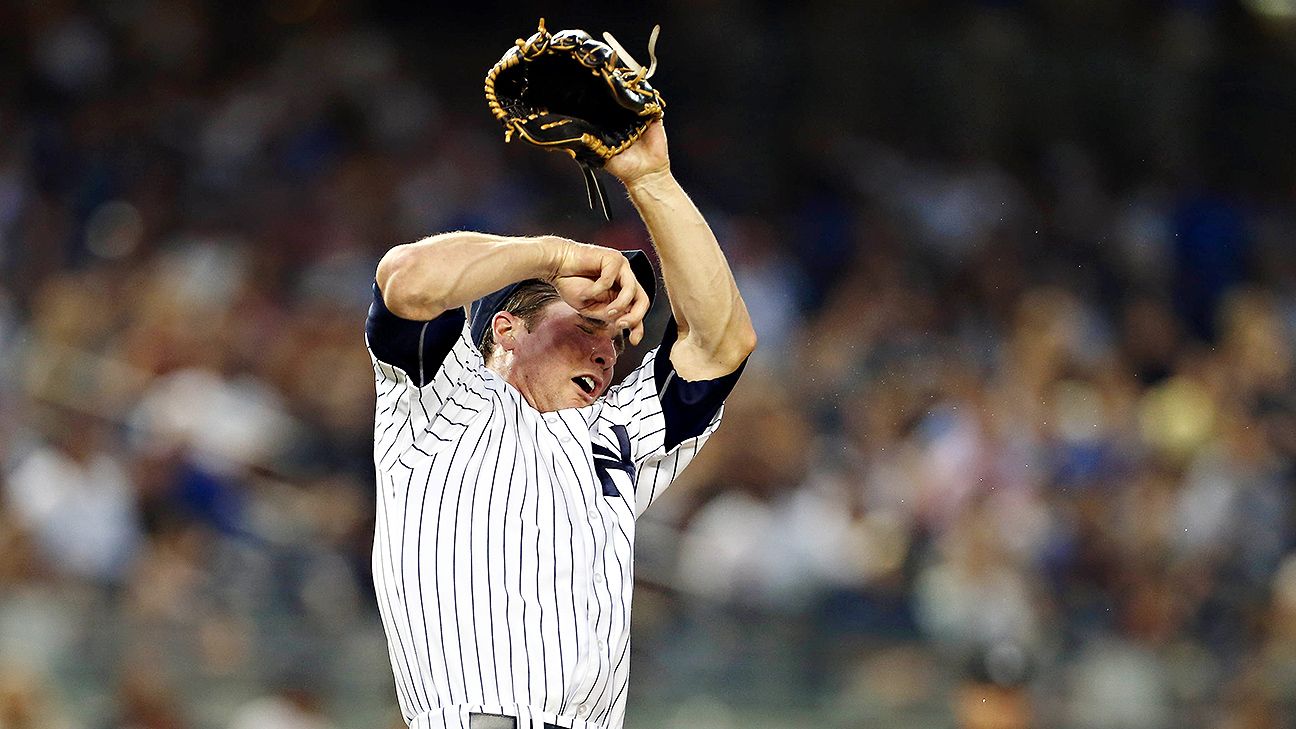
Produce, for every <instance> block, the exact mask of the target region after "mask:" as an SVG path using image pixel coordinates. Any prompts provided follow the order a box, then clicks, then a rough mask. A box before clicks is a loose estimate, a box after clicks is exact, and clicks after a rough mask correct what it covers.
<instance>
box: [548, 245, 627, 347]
mask: <svg viewBox="0 0 1296 729" xmlns="http://www.w3.org/2000/svg"><path fill="white" fill-rule="evenodd" d="M556 240H557V241H559V242H560V244H561V246H562V253H561V255H560V258H559V263H558V266H557V268H556V270H555V271H554V273H553V275H552V276H551V277H550V278H549V281H550V283H552V284H553V285H554V288H556V289H557V290H558V295H559V296H561V297H562V299H563V301H565V302H567V304H568V305H569V306H571V307H572V308H573V309H575V310H576V311H578V312H580V313H581V314H583V315H585V316H588V317H591V318H594V319H600V320H602V321H604V322H607V323H608V325H609V326H610V327H614V328H615V331H617V332H620V331H623V330H627V329H628V330H630V336H629V340H630V344H638V343H639V341H640V340H642V339H643V335H644V330H643V318H644V316H645V315H646V314H647V313H648V306H649V303H650V302H649V301H648V294H647V293H646V292H645V291H644V290H643V287H642V286H640V285H639V280H638V279H637V278H635V275H634V270H633V269H631V268H630V261H628V260H627V259H626V257H625V256H624V255H622V254H621V252H620V251H616V250H613V249H611V248H604V247H602V246H594V245H589V244H587V243H578V242H576V241H573V240H567V239H565V238H558V239H556Z"/></svg>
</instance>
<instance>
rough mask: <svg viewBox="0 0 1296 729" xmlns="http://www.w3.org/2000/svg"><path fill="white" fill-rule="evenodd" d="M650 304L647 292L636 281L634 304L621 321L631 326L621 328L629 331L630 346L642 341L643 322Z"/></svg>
mask: <svg viewBox="0 0 1296 729" xmlns="http://www.w3.org/2000/svg"><path fill="white" fill-rule="evenodd" d="M651 304H652V302H651V301H649V300H648V292H646V291H644V290H643V287H642V286H640V285H639V283H638V281H636V282H635V297H634V303H633V304H631V306H630V311H629V313H627V314H626V315H625V316H624V317H622V321H624V322H626V323H628V324H630V325H632V326H623V327H622V329H629V330H630V343H631V344H638V343H639V342H640V341H641V340H642V339H643V336H644V325H643V320H644V317H645V316H647V315H648V308H649V306H651Z"/></svg>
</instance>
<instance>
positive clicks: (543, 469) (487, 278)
mask: <svg viewBox="0 0 1296 729" xmlns="http://www.w3.org/2000/svg"><path fill="white" fill-rule="evenodd" d="M606 169H607V170H608V172H610V173H611V174H612V175H614V176H615V177H617V178H618V179H619V180H620V181H621V182H622V184H624V186H625V188H626V190H627V191H628V193H629V195H630V199H631V200H632V201H633V203H634V205H635V207H636V208H637V209H638V211H639V214H640V217H641V218H642V219H643V221H644V224H645V225H646V226H647V228H648V231H649V233H650V234H651V235H652V240H653V244H654V246H655V248H656V250H657V252H658V256H659V258H660V261H661V268H662V274H663V278H664V280H665V283H666V287H667V289H668V290H669V291H670V305H671V314H672V316H671V319H670V321H669V322H668V325H667V330H666V334H665V336H664V337H663V340H662V342H661V344H660V345H659V346H658V347H656V348H654V349H652V350H651V351H649V352H648V354H647V355H646V356H645V358H644V360H643V363H642V364H641V365H640V366H639V367H638V368H637V369H636V370H634V371H633V372H632V373H630V374H629V375H628V376H627V377H626V378H625V379H624V381H622V382H621V383H620V384H618V385H613V384H612V383H611V377H612V371H613V366H614V365H615V364H616V361H617V357H618V356H619V355H620V354H621V351H622V348H623V347H624V346H625V345H626V343H627V342H628V343H630V344H636V343H638V342H639V340H640V339H641V338H642V337H643V317H644V314H645V313H646V312H647V310H648V306H649V304H650V301H651V297H652V296H653V293H654V288H655V286H654V277H653V274H652V269H651V266H650V265H648V263H647V260H646V257H644V256H643V254H642V253H638V252H636V253H635V254H630V255H623V254H622V253H620V252H618V251H614V250H610V249H607V248H602V247H599V246H594V245H587V244H583V243H577V242H575V241H571V240H566V239H563V238H558V237H553V236H542V237H536V238H511V237H503V236H497V235H488V234H483V233H468V232H456V233H445V234H441V235H436V236H432V237H430V238H427V239H424V240H421V241H418V242H416V243H410V244H406V245H400V246H397V247H395V248H393V249H391V250H390V251H389V252H388V253H387V254H386V255H385V256H384V257H383V259H382V261H381V262H380V263H379V265H378V271H377V276H376V282H375V286H374V301H373V305H372V307H371V308H370V312H369V318H368V322H367V324H366V339H367V343H368V348H369V352H370V356H371V358H372V360H373V366H374V376H375V381H376V384H377V390H378V401H377V408H376V410H377V416H376V418H375V423H374V462H375V465H376V468H377V492H378V494H377V496H378V508H377V523H376V527H375V536H374V551H373V571H374V583H375V588H376V592H377V598H378V604H379V608H380V612H381V615H382V620H383V626H384V629H385V630H386V633H387V642H388V648H389V652H390V656H391V662H392V670H393V672H394V674H395V679H396V692H397V696H398V698H399V701H400V706H401V709H402V712H403V714H404V718H405V721H406V722H407V723H408V724H409V726H410V727H412V728H413V729H430V728H432V727H437V728H441V727H446V728H452V729H513V728H514V727H533V728H535V729H539V727H551V726H553V727H568V728H570V729H594V728H595V727H598V728H600V729H603V728H607V729H618V728H619V727H621V726H622V722H623V718H624V714H625V704H626V686H627V680H628V676H629V660H628V657H629V653H630V637H629V628H630V600H631V592H632V587H633V554H634V535H635V518H636V517H637V516H638V515H639V514H641V513H643V511H644V509H646V508H647V507H648V505H649V504H651V503H652V502H653V500H654V499H656V498H657V497H658V496H659V495H660V494H661V493H662V492H663V491H664V490H665V488H666V487H667V486H668V485H669V484H670V482H671V481H672V480H673V479H674V478H675V476H676V475H677V474H678V473H679V472H680V471H681V470H682V469H683V468H684V466H685V465H687V464H688V462H689V461H690V460H691V459H692V458H693V457H694V455H696V454H697V452H698V449H699V448H701V447H702V444H703V443H704V442H705V441H706V439H707V438H708V437H709V436H710V434H711V433H712V432H713V431H714V430H715V429H716V427H717V426H718V425H719V421H720V416H721V410H722V405H723V403H724V400H725V398H726V397H727V396H728V394H729V392H730V391H731V390H732V388H733V386H734V383H735V382H736V381H737V379H738V376H739V374H740V372H741V370H742V367H743V364H744V363H745V362H746V359H747V356H748V354H750V353H751V351H752V349H753V348H754V347H755V344H756V335H755V332H754V330H753V329H752V325H751V320H750V318H749V316H748V313H747V309H746V306H745V304H744V302H743V300H742V297H741V296H740V295H739V292H738V289H737V287H736V286H735V284H734V279H733V276H732V274H731V272H730V270H729V266H728V264H727V263H726V261H725V258H724V255H723V254H722V253H721V251H720V247H719V245H718V244H717V243H716V239H715V236H714V235H713V233H712V232H711V229H710V227H709V226H708V225H707V223H706V221H705V220H704V219H703V218H702V215H701V214H700V213H699V212H698V210H697V208H695V207H694V205H693V203H692V202H691V201H690V200H689V198H688V196H687V195H686V194H685V192H684V190H683V189H682V188H681V187H680V185H679V184H678V183H677V182H676V181H675V179H674V177H673V176H672V174H671V171H670V163H669V158H668V155H667V143H666V135H665V132H664V130H663V128H662V126H661V123H660V122H654V123H653V124H652V125H651V126H650V128H649V129H648V131H647V132H646V133H645V134H644V136H643V137H642V138H641V139H639V140H638V141H637V142H635V143H634V144H633V145H632V146H630V147H629V148H627V149H626V150H625V151H623V152H622V153H620V154H619V155H617V156H615V157H613V158H612V159H611V160H609V161H608V163H607V164H606ZM473 302H475V303H473ZM469 304H472V308H471V311H470V312H466V311H465V308H464V307H466V306H468V305H469Z"/></svg>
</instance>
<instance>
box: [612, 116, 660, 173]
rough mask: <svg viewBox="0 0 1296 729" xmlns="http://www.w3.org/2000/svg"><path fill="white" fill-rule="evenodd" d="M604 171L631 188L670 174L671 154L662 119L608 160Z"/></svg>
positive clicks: (650, 125) (649, 126)
mask: <svg viewBox="0 0 1296 729" xmlns="http://www.w3.org/2000/svg"><path fill="white" fill-rule="evenodd" d="M603 169H605V170H607V171H608V172H610V173H612V175H614V176H615V177H616V178H617V179H619V180H621V182H622V183H623V184H625V186H626V187H629V186H631V185H633V184H635V183H637V182H639V181H641V180H645V179H648V178H650V177H653V176H655V175H658V174H662V173H669V172H670V153H669V151H668V150H667V145H666V128H665V127H664V126H662V121H661V119H658V120H657V121H654V122H653V123H651V124H649V125H648V128H647V129H646V130H644V133H643V135H642V136H640V137H639V138H638V139H636V140H635V143H634V144H632V145H630V146H629V147H627V148H625V149H624V150H622V152H621V154H618V155H617V156H615V157H613V158H612V159H610V160H608V161H607V163H606V164H604V165H603Z"/></svg>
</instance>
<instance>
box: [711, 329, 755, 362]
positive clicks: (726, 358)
mask: <svg viewBox="0 0 1296 729" xmlns="http://www.w3.org/2000/svg"><path fill="white" fill-rule="evenodd" d="M756 340H757V337H756V330H755V329H753V328H752V327H751V326H747V327H744V328H743V330H742V331H741V332H735V333H734V334H733V335H732V336H731V337H730V338H729V340H728V341H727V342H726V343H725V346H724V347H723V348H722V349H721V350H720V351H718V352H717V353H716V355H715V361H716V363H717V364H720V365H722V366H723V367H726V368H728V369H729V371H733V370H734V369H737V368H738V365H740V364H742V363H743V361H744V360H746V359H747V357H748V356H750V355H751V353H752V352H754V351H756Z"/></svg>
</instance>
